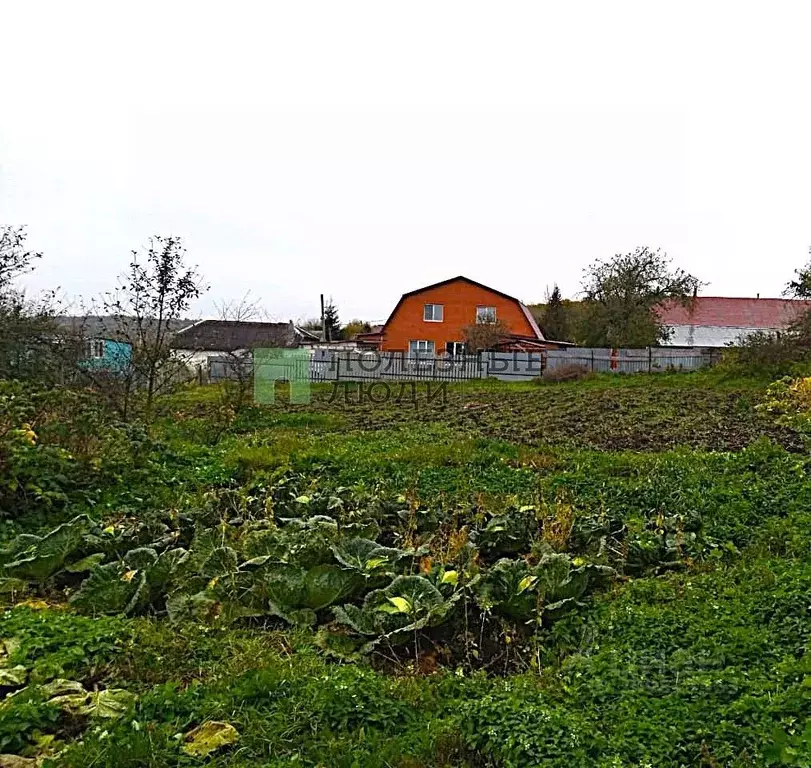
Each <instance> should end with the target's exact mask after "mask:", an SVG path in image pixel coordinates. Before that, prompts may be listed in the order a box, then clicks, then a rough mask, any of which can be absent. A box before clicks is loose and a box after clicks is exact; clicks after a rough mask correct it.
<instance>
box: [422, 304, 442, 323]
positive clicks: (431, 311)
mask: <svg viewBox="0 0 811 768" xmlns="http://www.w3.org/2000/svg"><path fill="white" fill-rule="evenodd" d="M444 309H445V307H444V305H443V304H426V305H425V306H424V307H423V309H422V319H423V320H425V322H426V323H441V322H442V318H443V315H444Z"/></svg>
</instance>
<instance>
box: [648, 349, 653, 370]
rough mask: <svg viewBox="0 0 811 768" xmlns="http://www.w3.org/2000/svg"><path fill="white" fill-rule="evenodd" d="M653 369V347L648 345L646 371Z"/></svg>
mask: <svg viewBox="0 0 811 768" xmlns="http://www.w3.org/2000/svg"><path fill="white" fill-rule="evenodd" d="M652 370H653V348H652V347H648V373H650V372H651V371H652Z"/></svg>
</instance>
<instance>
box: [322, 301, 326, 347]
mask: <svg viewBox="0 0 811 768" xmlns="http://www.w3.org/2000/svg"><path fill="white" fill-rule="evenodd" d="M326 340H327V322H326V319H325V318H324V294H323V293H322V294H321V341H326Z"/></svg>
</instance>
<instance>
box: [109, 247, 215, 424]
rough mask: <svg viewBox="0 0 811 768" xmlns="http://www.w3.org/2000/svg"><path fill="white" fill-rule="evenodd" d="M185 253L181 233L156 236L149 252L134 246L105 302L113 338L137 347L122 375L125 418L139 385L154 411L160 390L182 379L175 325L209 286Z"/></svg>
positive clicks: (147, 411)
mask: <svg viewBox="0 0 811 768" xmlns="http://www.w3.org/2000/svg"><path fill="white" fill-rule="evenodd" d="M185 255H186V250H185V248H184V247H183V244H182V242H181V240H180V238H179V237H161V236H160V235H155V236H154V237H151V238H150V239H149V246H148V247H147V248H146V250H145V252H143V253H140V254H139V253H138V251H132V260H131V262H130V265H129V269H128V270H127V271H126V272H125V273H124V274H123V275H122V276H121V278H120V286H119V289H118V291H117V292H116V293H114V294H111V295H108V296H107V297H106V298H105V300H104V302H103V306H104V310H105V315H107V316H108V317H109V320H110V322H111V325H112V328H111V329H110V330H109V334H110V336H111V338H118V339H120V340H122V341H125V342H126V343H128V344H129V345H130V347H131V353H130V357H129V359H128V360H127V361H126V365H124V366H123V367H122V370H121V371H120V372H119V374H118V376H117V380H118V381H119V382H120V384H121V387H120V396H121V399H120V410H121V411H122V415H124V417H125V418H126V417H127V416H128V411H129V409H130V405H131V396H132V395H133V394H134V392H135V391H136V390H140V391H142V392H143V394H144V404H145V410H146V415H147V416H150V415H151V413H152V409H153V404H154V399H155V396H156V395H158V394H159V393H160V392H162V391H164V390H165V389H167V388H168V387H170V386H171V385H173V384H174V383H176V382H177V379H178V375H179V371H180V368H181V364H180V363H179V362H177V363H176V362H175V361H173V359H172V356H171V349H170V346H169V344H170V342H171V334H172V329H173V328H174V327H175V326H176V324H177V321H179V320H181V319H182V318H183V317H184V316H186V314H187V313H188V310H189V306H190V304H191V302H192V301H193V300H194V299H197V298H199V297H200V296H201V295H202V294H203V293H204V292H205V291H206V290H208V288H207V286H204V285H203V283H202V280H201V277H200V275H199V274H198V272H197V270H196V268H194V267H191V268H190V267H187V266H186V264H185Z"/></svg>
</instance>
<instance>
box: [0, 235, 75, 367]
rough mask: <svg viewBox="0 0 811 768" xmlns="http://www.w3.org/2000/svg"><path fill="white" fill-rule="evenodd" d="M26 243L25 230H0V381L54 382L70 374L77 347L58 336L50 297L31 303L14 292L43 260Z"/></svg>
mask: <svg viewBox="0 0 811 768" xmlns="http://www.w3.org/2000/svg"><path fill="white" fill-rule="evenodd" d="M26 239H27V234H26V231H25V228H24V227H3V228H0V378H18V379H39V380H42V381H44V382H45V383H58V382H61V381H63V379H64V378H65V377H66V376H68V375H70V372H71V371H72V370H73V364H72V363H73V362H75V357H76V354H77V352H76V350H77V345H76V344H73V343H72V341H71V339H69V338H68V337H67V336H62V337H60V334H59V333H58V330H57V324H56V320H55V315H56V311H57V302H56V300H55V298H54V294H53V293H47V294H44V295H42V296H40V297H39V298H38V299H37V300H30V299H29V298H28V297H27V296H26V294H25V292H24V291H23V290H22V289H19V288H17V287H16V280H17V278H19V277H20V276H21V275H24V274H26V273H28V272H31V271H32V270H33V269H34V263H35V262H36V260H37V259H39V258H41V257H42V254H41V253H37V252H34V251H31V250H28V248H27V247H26Z"/></svg>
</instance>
